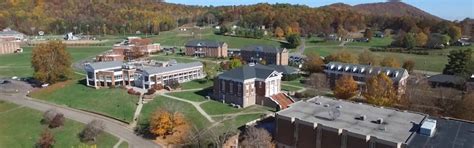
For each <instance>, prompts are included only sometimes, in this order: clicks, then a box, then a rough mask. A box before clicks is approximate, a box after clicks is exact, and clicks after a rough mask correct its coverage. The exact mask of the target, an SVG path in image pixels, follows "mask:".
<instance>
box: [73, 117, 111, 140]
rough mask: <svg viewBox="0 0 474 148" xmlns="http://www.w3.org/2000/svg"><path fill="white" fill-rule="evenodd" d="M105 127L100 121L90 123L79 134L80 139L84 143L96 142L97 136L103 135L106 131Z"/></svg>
mask: <svg viewBox="0 0 474 148" xmlns="http://www.w3.org/2000/svg"><path fill="white" fill-rule="evenodd" d="M104 128H105V125H104V123H103V122H102V121H100V120H92V121H91V122H89V123H88V124H87V125H86V127H84V129H83V130H82V132H81V133H79V138H80V139H81V141H82V142H91V141H96V140H97V136H99V134H101V133H102V131H103V130H104Z"/></svg>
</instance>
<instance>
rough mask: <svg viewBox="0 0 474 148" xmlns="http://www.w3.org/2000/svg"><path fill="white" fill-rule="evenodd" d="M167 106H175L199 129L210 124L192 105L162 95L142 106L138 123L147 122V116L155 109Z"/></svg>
mask: <svg viewBox="0 0 474 148" xmlns="http://www.w3.org/2000/svg"><path fill="white" fill-rule="evenodd" d="M167 107H176V108H177V109H178V112H181V113H182V114H183V115H184V116H185V117H186V119H187V120H188V121H189V122H190V123H192V124H193V125H195V126H196V127H197V128H199V129H203V128H205V127H207V126H209V125H210V123H209V121H208V120H207V119H206V118H205V117H204V116H202V115H201V114H200V113H199V112H198V111H197V110H196V108H194V106H193V105H191V104H189V103H186V102H182V101H178V100H173V99H170V98H167V97H163V96H158V97H156V98H155V99H153V101H151V102H148V103H147V104H145V105H144V106H143V109H142V112H141V114H140V117H139V123H140V124H144V123H148V122H149V117H150V116H151V114H152V113H153V112H154V111H155V110H157V109H160V108H162V109H167Z"/></svg>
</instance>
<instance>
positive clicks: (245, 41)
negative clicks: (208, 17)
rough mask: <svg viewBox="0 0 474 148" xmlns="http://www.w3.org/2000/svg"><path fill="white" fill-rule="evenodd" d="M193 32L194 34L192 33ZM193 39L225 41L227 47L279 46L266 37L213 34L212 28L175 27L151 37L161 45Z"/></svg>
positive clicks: (175, 43)
mask: <svg viewBox="0 0 474 148" xmlns="http://www.w3.org/2000/svg"><path fill="white" fill-rule="evenodd" d="M193 32H194V35H193ZM194 39H209V40H217V41H221V42H226V43H227V44H228V45H229V48H242V47H245V46H248V45H254V44H263V45H274V46H280V43H279V42H277V41H271V40H266V39H251V38H241V37H230V36H222V35H215V34H214V31H213V29H210V28H205V29H201V30H200V29H193V30H187V31H179V30H177V29H175V30H172V31H166V32H161V34H160V35H158V36H157V37H153V40H154V41H155V42H158V43H160V44H161V45H166V46H184V44H185V43H186V42H187V41H189V40H194Z"/></svg>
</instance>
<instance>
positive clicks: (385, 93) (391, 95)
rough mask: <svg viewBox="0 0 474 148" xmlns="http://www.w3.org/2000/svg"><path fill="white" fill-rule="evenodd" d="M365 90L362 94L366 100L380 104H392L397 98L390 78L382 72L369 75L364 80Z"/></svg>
mask: <svg viewBox="0 0 474 148" xmlns="http://www.w3.org/2000/svg"><path fill="white" fill-rule="evenodd" d="M365 85H366V90H365V91H364V92H363V93H362V95H363V96H364V97H365V99H367V102H369V103H370V104H374V105H380V106H392V105H393V104H395V103H396V102H397V101H398V100H397V99H398V97H397V92H396V90H395V88H394V87H393V83H392V79H390V78H389V77H388V76H387V75H385V74H384V73H380V74H378V75H376V76H372V77H370V78H369V79H368V80H367V82H366V84H365Z"/></svg>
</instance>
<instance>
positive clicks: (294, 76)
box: [282, 74, 301, 81]
mask: <svg viewBox="0 0 474 148" xmlns="http://www.w3.org/2000/svg"><path fill="white" fill-rule="evenodd" d="M300 77H301V75H300V74H289V75H283V77H282V80H283V81H293V80H296V79H298V78H300Z"/></svg>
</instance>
